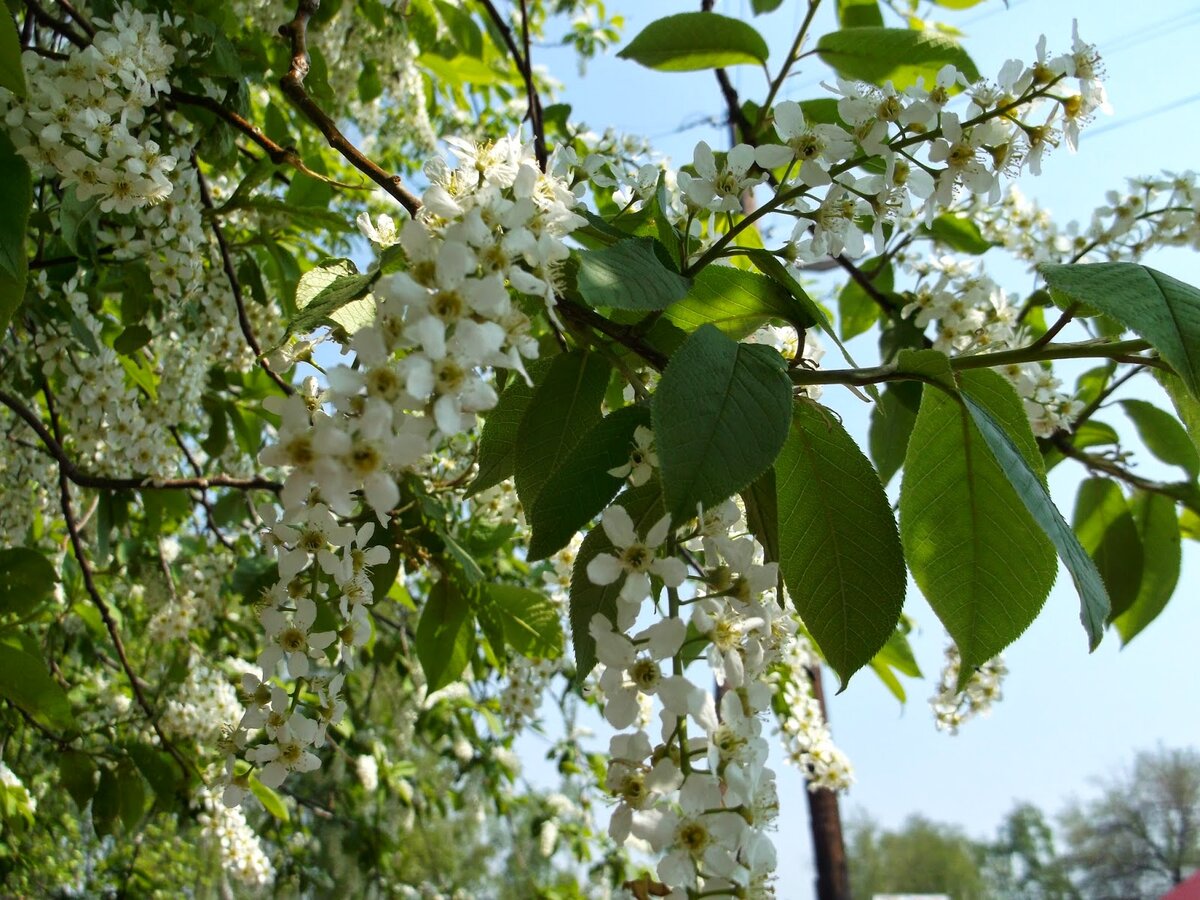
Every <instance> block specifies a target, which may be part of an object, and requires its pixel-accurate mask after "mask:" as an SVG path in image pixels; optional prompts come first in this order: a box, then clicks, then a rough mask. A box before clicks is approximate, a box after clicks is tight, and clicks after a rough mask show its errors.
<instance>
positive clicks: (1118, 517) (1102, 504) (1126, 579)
mask: <svg viewBox="0 0 1200 900" xmlns="http://www.w3.org/2000/svg"><path fill="white" fill-rule="evenodd" d="M1072 527H1073V528H1074V529H1075V535H1076V537H1078V538H1079V543H1080V544H1081V545H1082V546H1083V549H1084V550H1086V551H1087V552H1088V554H1089V555H1090V556H1091V557H1092V561H1093V562H1095V564H1096V569H1097V570H1098V571H1099V572H1100V577H1101V579H1103V581H1104V586H1105V588H1107V590H1108V600H1109V605H1110V612H1109V616H1110V617H1116V616H1119V615H1120V614H1121V613H1123V612H1124V611H1125V610H1127V609H1128V608H1129V607H1130V606H1131V605H1132V604H1133V601H1134V599H1136V597H1137V595H1138V588H1139V587H1140V586H1141V583H1142V565H1143V563H1142V559H1143V554H1142V541H1141V538H1140V537H1139V536H1138V529H1137V524H1136V523H1135V522H1134V520H1133V513H1132V512H1131V511H1130V509H1129V504H1127V503H1126V502H1125V495H1124V494H1123V493H1121V488H1120V487H1119V486H1118V485H1117V483H1116V482H1115V481H1113V480H1112V479H1111V478H1088V479H1087V480H1085V481H1084V482H1083V483H1082V484H1080V485H1079V493H1078V494H1076V495H1075V514H1074V516H1073V517H1072Z"/></svg>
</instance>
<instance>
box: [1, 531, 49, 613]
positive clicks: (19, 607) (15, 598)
mask: <svg viewBox="0 0 1200 900" xmlns="http://www.w3.org/2000/svg"><path fill="white" fill-rule="evenodd" d="M57 581H58V575H57V574H56V573H55V571H54V566H52V565H50V561H49V560H48V559H46V557H44V556H43V555H42V554H40V553H38V552H37V551H36V550H30V549H29V548H28V547H10V548H9V549H7V550H0V615H9V616H15V617H17V618H20V617H21V616H24V615H26V614H27V613H28V612H29V611H30V610H32V609H34V608H35V607H36V606H37V605H38V604H40V603H41V602H42V601H43V600H45V599H46V598H47V597H49V596H50V594H51V593H52V592H53V591H54V585H55V583H56V582H57Z"/></svg>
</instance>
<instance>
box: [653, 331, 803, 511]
mask: <svg viewBox="0 0 1200 900" xmlns="http://www.w3.org/2000/svg"><path fill="white" fill-rule="evenodd" d="M791 399H792V388H791V382H790V381H789V380H788V377H787V373H786V372H785V371H784V361H783V357H781V356H780V355H779V353H778V352H776V351H775V350H773V349H771V348H770V347H766V346H763V345H755V344H738V343H736V342H735V341H732V340H730V339H729V338H727V337H726V336H725V335H723V334H722V333H721V332H720V331H718V330H717V329H716V328H715V327H713V326H711V325H704V326H702V327H701V328H700V329H699V330H698V331H696V332H695V333H694V334H692V335H691V336H690V337H689V338H688V339H687V341H686V342H685V343H684V344H683V346H682V347H680V348H679V349H678V350H676V351H675V355H674V356H672V357H671V362H670V363H669V364H668V365H667V368H666V371H665V372H663V376H662V380H661V381H660V382H659V385H658V389H657V390H656V391H655V392H654V396H653V398H652V399H651V414H652V416H653V421H654V438H655V445H656V447H657V450H658V459H659V464H660V466H661V472H662V480H663V489H664V492H665V494H666V498H667V508H668V509H669V510H670V512H671V515H672V516H673V517H674V518H675V520H676V521H680V522H682V521H684V520H686V519H689V518H691V517H693V516H695V515H696V507H697V504H699V505H702V506H704V507H705V508H707V507H711V506H715V505H716V504H718V503H720V502H721V501H722V500H724V499H725V498H727V497H729V496H730V495H732V494H734V493H736V492H737V491H740V490H741V489H742V488H744V487H746V486H747V485H748V484H750V482H752V481H754V479H755V478H757V477H758V476H759V475H761V474H762V473H763V472H765V471H766V470H767V468H768V467H769V466H770V465H771V463H772V462H774V460H775V457H776V455H777V454H778V453H779V448H780V447H782V446H783V442H784V440H786V439H787V434H788V423H789V422H790V421H791V417H792V409H791V407H792V402H791Z"/></svg>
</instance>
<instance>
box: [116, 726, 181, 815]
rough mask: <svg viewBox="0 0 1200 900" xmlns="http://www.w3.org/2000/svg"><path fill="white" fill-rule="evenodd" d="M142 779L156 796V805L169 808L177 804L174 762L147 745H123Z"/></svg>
mask: <svg viewBox="0 0 1200 900" xmlns="http://www.w3.org/2000/svg"><path fill="white" fill-rule="evenodd" d="M123 749H124V750H125V752H126V753H128V754H129V758H130V759H132V760H133V762H134V765H136V766H137V767H138V771H139V772H141V773H142V777H144V778H145V779H146V782H147V783H148V784H149V785H150V788H151V790H153V791H154V794H155V796H156V798H157V799H156V805H157V806H159V807H160V808H170V807H172V806H173V805H176V804H177V803H178V794H177V791H178V788H179V778H180V774H179V769H178V767H177V766H176V764H175V761H174V760H173V759H171V757H170V756H168V755H167V754H166V753H164V752H163V751H161V750H158V749H156V748H155V747H151V746H150V745H149V744H144V743H137V742H130V743H127V744H124V745H123Z"/></svg>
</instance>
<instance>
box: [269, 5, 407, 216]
mask: <svg viewBox="0 0 1200 900" xmlns="http://www.w3.org/2000/svg"><path fill="white" fill-rule="evenodd" d="M318 6H320V0H299V2H298V3H297V4H296V15H295V16H293V17H292V20H291V21H290V22H287V23H286V24H283V25H280V26H279V33H280V34H281V35H283V36H284V37H285V38H287V39H288V40H289V41H290V42H291V45H292V64H291V66H290V67H289V68H288V71H287V74H285V75H284V76H283V77H282V78H281V79H279V86H280V87H281V88H282V89H283V93H284V95H286V96H287V98H288V99H289V100H291V101H292V103H293V104H294V105H295V106H296V108H297V109H299V110H300V111H301V112H302V113H304V115H305V116H306V117H307V118H308V120H309V121H310V122H312V123H313V124H314V125H316V126H317V128H318V130H319V131H320V132H321V134H323V135H325V140H326V142H327V143H328V144H329V146H330V147H332V148H333V149H334V150H336V151H337V152H338V153H340V154H342V156H344V157H345V158H346V159H347V160H348V161H349V163H350V164H351V165H352V166H354V168H356V169H358V170H359V171H360V172H362V173H363V174H364V175H366V176H367V177H368V178H370V179H371V180H372V181H374V182H375V183H376V184H377V185H379V186H380V187H381V188H383V189H384V190H385V191H387V192H388V193H389V194H390V195H391V196H392V197H394V198H395V199H396V200H397V201H398V202H399V203H400V205H401V206H403V207H404V208H405V209H406V210H408V214H409V215H411V216H415V215H416V214H417V210H419V209H420V208H421V201H420V199H418V198H417V195H416V194H414V193H412V191H410V190H408V189H407V188H406V187H404V185H403V184H401V182H400V176H399V175H389V174H388V173H387V172H385V171H384V170H383V169H381V168H380V167H379V166H378V165H377V164H375V163H374V162H372V161H371V160H370V159H368V158H367V157H366V156H365V155H363V153H362V151H361V150H359V149H358V148H357V147H355V146H354V144H352V143H350V141H349V140H348V139H347V138H346V136H345V135H344V134H342V132H341V130H340V129H339V128H338V127H337V124H336V123H335V122H334V121H333V119H332V118H330V116H329V114H328V113H326V112H325V110H323V109H321V107H320V106H318V105H317V104H316V102H315V101H314V100H313V99H312V97H310V96H309V95H308V91H306V90H305V89H304V79H305V77H307V75H308V69H309V60H308V20H309V19H311V18H312V17H313V15H315V14H316V12H317V7H318Z"/></svg>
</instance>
